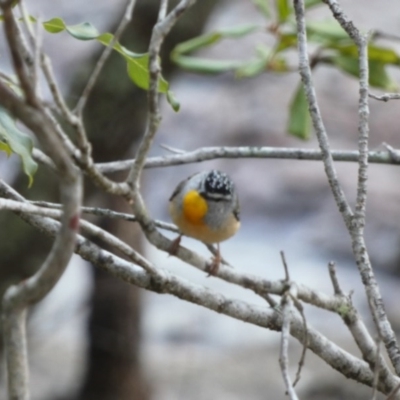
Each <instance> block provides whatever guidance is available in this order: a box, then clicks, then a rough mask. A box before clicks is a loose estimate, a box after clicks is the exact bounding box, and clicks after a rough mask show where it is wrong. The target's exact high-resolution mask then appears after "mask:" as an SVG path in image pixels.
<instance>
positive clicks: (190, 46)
mask: <svg viewBox="0 0 400 400" xmlns="http://www.w3.org/2000/svg"><path fill="white" fill-rule="evenodd" d="M259 28H260V27H259V26H258V25H254V24H250V25H240V26H235V27H233V28H228V29H221V30H219V31H215V32H211V33H207V34H205V35H201V36H197V37H195V38H193V39H190V40H187V41H186V42H183V43H180V44H178V45H177V46H176V47H175V48H174V49H173V50H172V52H171V59H172V61H173V62H174V63H175V64H177V65H178V66H180V67H181V68H183V69H186V70H188V71H191V72H197V73H203V74H219V73H222V72H227V71H234V70H236V69H238V68H240V67H242V65H243V64H244V63H243V61H239V60H212V59H205V58H197V57H192V56H188V55H187V54H188V53H191V52H193V51H195V50H199V49H202V48H204V47H208V46H211V45H213V44H215V43H218V42H219V41H221V40H223V39H227V38H238V37H242V36H245V35H248V34H250V33H252V32H254V31H256V30H258V29H259Z"/></svg>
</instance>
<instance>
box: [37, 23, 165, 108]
mask: <svg viewBox="0 0 400 400" xmlns="http://www.w3.org/2000/svg"><path fill="white" fill-rule="evenodd" d="M43 26H44V28H45V29H46V31H47V32H50V33H60V32H63V31H66V32H67V33H69V34H70V35H71V36H72V37H74V38H75V39H79V40H97V41H98V42H99V43H101V44H102V45H104V46H108V45H109V44H110V43H111V42H112V40H113V39H114V36H113V35H112V34H111V33H102V34H99V32H98V30H97V29H96V28H95V27H94V26H93V25H92V24H90V23H89V22H83V23H81V24H77V25H66V24H65V22H64V21H63V20H62V19H61V18H52V19H51V20H49V21H46V22H43ZM113 49H114V50H115V51H116V52H118V53H119V54H120V55H121V56H122V57H124V59H125V61H126V67H127V72H128V76H129V78H130V79H131V81H132V82H133V83H134V84H135V85H136V86H138V87H139V88H141V89H144V90H148V89H149V82H150V78H149V66H148V63H149V55H148V54H147V53H145V54H139V53H134V52H132V51H130V50H128V49H127V48H126V47H124V46H122V45H121V44H120V43H118V42H116V43H115V44H114V46H113ZM168 88H169V84H168V82H167V81H166V80H165V79H164V78H163V77H161V78H160V81H159V85H158V90H159V92H160V93H167V92H168ZM171 105H172V104H171Z"/></svg>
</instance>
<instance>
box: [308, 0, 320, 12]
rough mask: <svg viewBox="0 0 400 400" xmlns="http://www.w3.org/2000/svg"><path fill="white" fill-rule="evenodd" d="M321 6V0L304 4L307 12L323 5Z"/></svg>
mask: <svg viewBox="0 0 400 400" xmlns="http://www.w3.org/2000/svg"><path fill="white" fill-rule="evenodd" d="M321 4H322V1H321V0H305V2H304V6H305V8H306V10H307V9H309V8H311V7H314V6H318V5H321Z"/></svg>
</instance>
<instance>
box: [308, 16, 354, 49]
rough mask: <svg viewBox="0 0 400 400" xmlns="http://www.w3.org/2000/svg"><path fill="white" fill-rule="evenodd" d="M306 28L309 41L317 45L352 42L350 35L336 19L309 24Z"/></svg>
mask: <svg viewBox="0 0 400 400" xmlns="http://www.w3.org/2000/svg"><path fill="white" fill-rule="evenodd" d="M306 28H307V36H308V39H309V40H310V41H312V42H315V43H320V44H326V45H329V44H330V43H334V44H337V43H338V42H340V41H343V40H344V41H346V43H347V42H351V39H350V38H349V35H348V34H347V33H346V31H345V30H344V29H343V28H342V27H341V26H340V24H339V23H338V22H337V21H336V20H334V19H329V20H325V21H313V22H308V23H307V27H306ZM351 43H352V42H351Z"/></svg>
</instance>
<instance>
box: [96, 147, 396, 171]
mask: <svg viewBox="0 0 400 400" xmlns="http://www.w3.org/2000/svg"><path fill="white" fill-rule="evenodd" d="M331 155H332V158H333V160H335V161H342V162H358V159H359V153H358V151H356V150H353V151H352V150H350V151H349V150H332V151H331ZM220 158H228V159H242V158H260V159H264V158H265V159H280V160H309V161H320V160H322V153H321V151H320V150H312V149H299V148H286V147H280V148H279V147H203V148H200V149H198V150H193V151H187V152H180V153H179V154H174V155H169V156H164V157H148V158H147V159H146V161H145V164H144V168H160V167H169V166H174V165H184V164H193V163H199V162H203V161H209V160H215V159H220ZM368 161H369V162H371V163H377V164H395V165H398V164H400V158H399V159H393V157H392V154H391V153H390V152H389V151H387V150H384V151H370V152H369V153H368ZM134 162H135V160H134V159H132V160H123V161H112V162H107V163H99V164H96V166H97V168H98V170H99V171H100V172H102V173H106V174H107V173H114V172H120V171H127V170H129V169H130V168H131V167H132V165H133V164H134Z"/></svg>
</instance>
